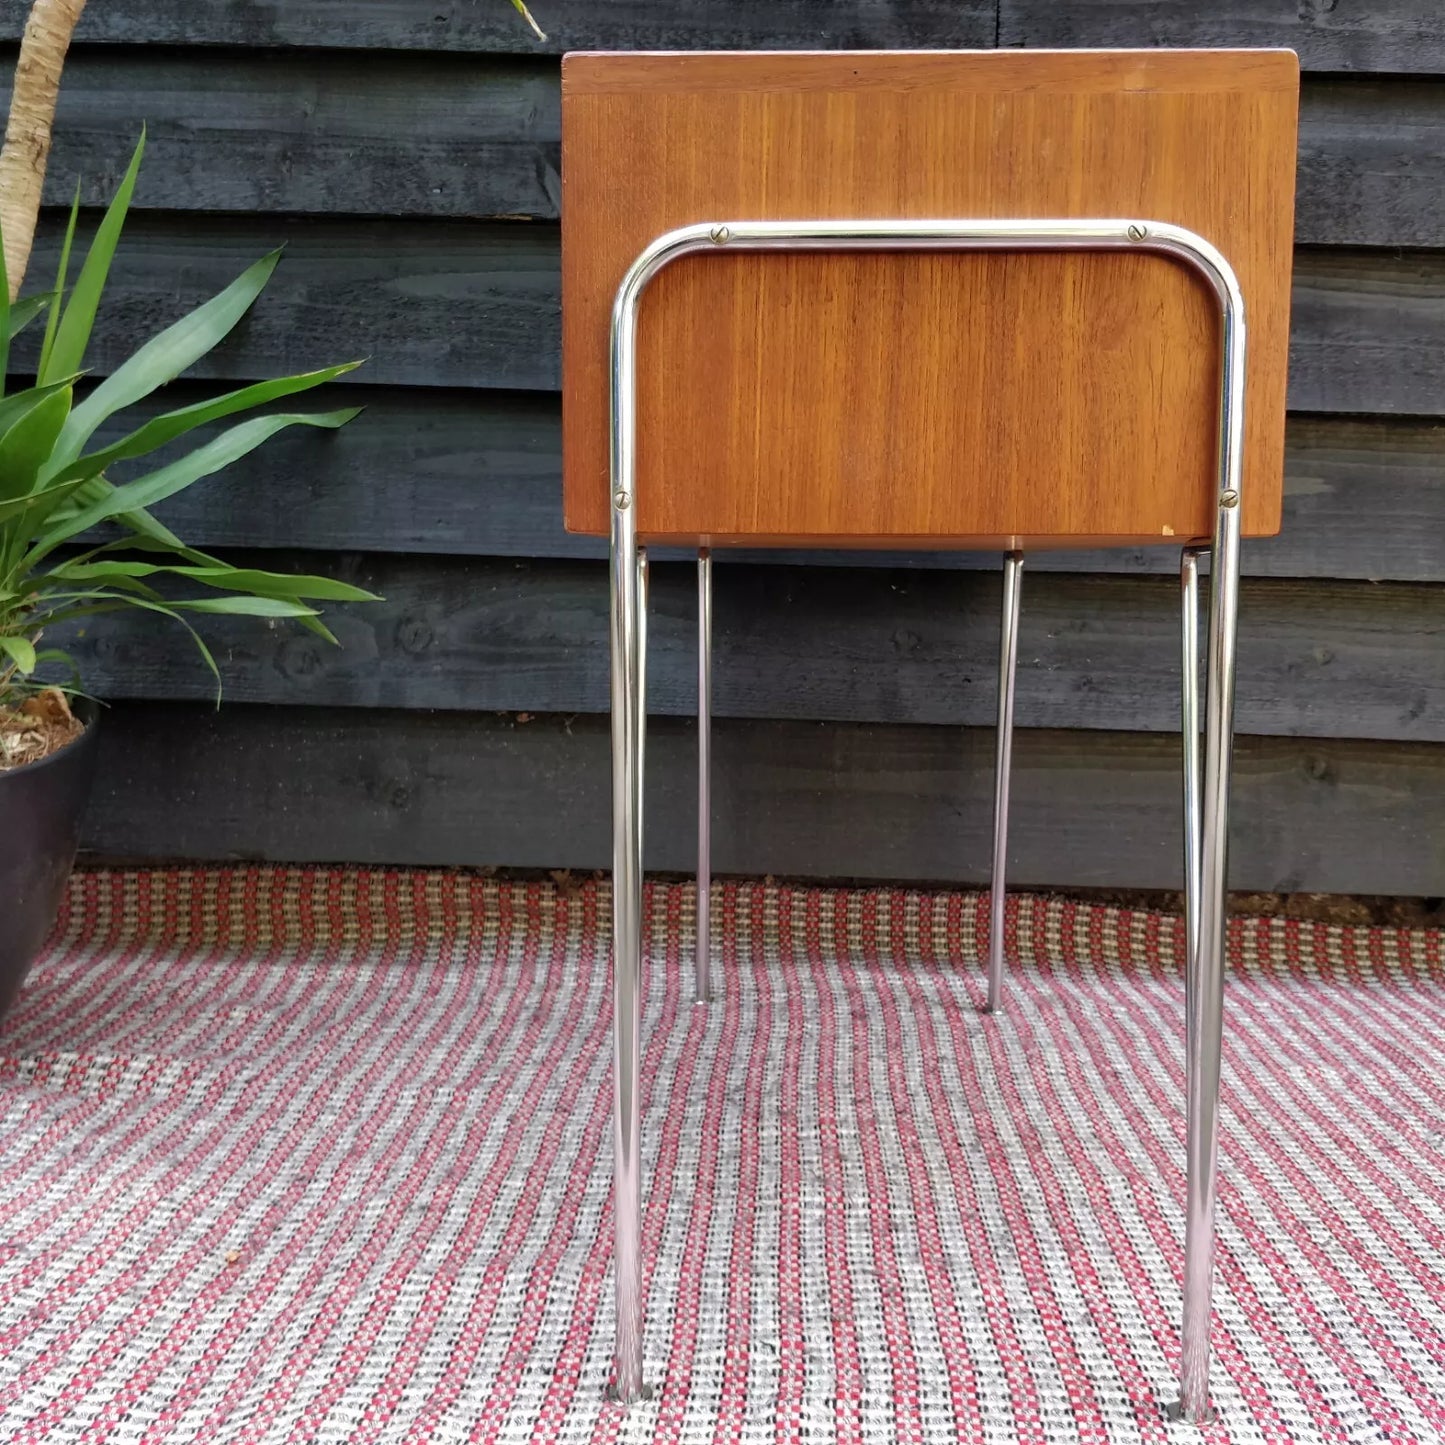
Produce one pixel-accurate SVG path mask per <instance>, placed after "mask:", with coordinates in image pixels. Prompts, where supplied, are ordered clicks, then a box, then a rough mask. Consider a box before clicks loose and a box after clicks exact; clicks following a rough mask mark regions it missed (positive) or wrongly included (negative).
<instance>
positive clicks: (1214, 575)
mask: <svg viewBox="0 0 1445 1445" xmlns="http://www.w3.org/2000/svg"><path fill="white" fill-rule="evenodd" d="M1228 281H1229V284H1228V286H1227V288H1226V292H1227V294H1226V296H1225V299H1224V307H1223V311H1224V328H1223V331H1224V334H1223V338H1222V350H1223V355H1224V362H1223V368H1222V376H1221V399H1220V408H1219V473H1220V475H1219V496H1218V507H1217V509H1216V512H1215V522H1214V545H1213V547H1212V549H1211V551H1212V559H1211V560H1212V571H1211V578H1210V595H1209V650H1208V656H1207V659H1206V665H1205V667H1206V672H1205V676H1206V682H1205V708H1206V711H1205V720H1204V789H1203V797H1202V799H1201V809H1200V814H1201V818H1200V848H1199V936H1198V944H1197V947H1195V948H1194V950H1193V955H1192V958H1191V960H1190V964H1191V965H1192V967H1191V969H1190V971H1191V972H1192V974H1193V979H1192V982H1191V984H1190V985H1189V986H1188V988H1187V989H1186V1027H1187V1030H1188V1035H1187V1047H1186V1054H1187V1073H1188V1143H1187V1153H1188V1184H1187V1199H1186V1214H1185V1229H1184V1324H1183V1348H1182V1351H1181V1356H1180V1365H1179V1402H1178V1404H1177V1406H1175V1407H1174V1409H1175V1412H1176V1413H1177V1415H1178V1416H1179V1417H1181V1418H1183V1419H1185V1420H1190V1421H1193V1422H1195V1423H1197V1424H1202V1423H1204V1422H1206V1421H1208V1420H1210V1419H1212V1418H1213V1411H1212V1410H1211V1408H1210V1404H1209V1354H1210V1350H1209V1326H1210V1317H1211V1313H1212V1304H1213V1293H1214V1229H1215V1225H1214V1215H1215V1196H1216V1172H1217V1165H1218V1138H1219V1076H1220V1055H1221V1050H1222V1044H1223V1035H1224V944H1225V916H1226V908H1227V899H1226V893H1225V889H1226V887H1227V883H1228V852H1229V774H1230V759H1231V753H1232V750H1233V741H1234V654H1235V639H1236V635H1237V633H1238V623H1239V533H1240V505H1241V493H1240V482H1241V477H1242V471H1243V454H1244V303H1243V300H1242V298H1241V297H1240V294H1239V289H1238V284H1237V282H1235V281H1234V279H1233V276H1232V273H1231V274H1230V275H1229V277H1228Z"/></svg>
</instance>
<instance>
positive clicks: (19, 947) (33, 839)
mask: <svg viewBox="0 0 1445 1445" xmlns="http://www.w3.org/2000/svg"><path fill="white" fill-rule="evenodd" d="M75 715H76V716H77V717H78V718H79V719H80V720H81V722H83V723H84V724H85V731H84V732H83V733H81V735H80V736H79V737H78V738H76V739H75V741H74V742H72V743H68V744H67V745H66V746H65V747H63V748H61V749H60V751H59V752H56V753H51V754H50V756H49V757H47V758H41V759H39V760H38V761H37V762H33V763H26V764H24V766H22V767H18V768H11V769H8V770H6V771H4V772H0V818H3V819H4V820H5V821H4V826H3V828H0V1014H3V1013H4V1012H5V1010H6V1009H7V1008H8V1007H9V1006H10V1003H11V1001H12V1000H13V999H14V998H15V995H16V994H18V993H19V992H20V985H21V984H22V983H24V982H25V975H26V974H27V973H29V972H30V965H31V964H32V963H33V962H34V961H35V955H36V954H37V953H39V952H40V945H41V944H42V943H44V942H45V938H46V935H47V934H48V933H49V932H50V926H51V924H53V923H54V922H55V911H56V909H57V908H59V906H60V896H61V894H62V892H63V891H64V889H65V882H66V879H67V878H69V877H70V865H71V864H72V863H73V862H74V861H75V850H76V848H77V846H78V845H79V843H80V820H81V817H82V815H83V814H84V813H85V804H86V800H87V799H88V798H89V797H90V785H91V781H92V779H93V778H94V776H95V735H96V731H97V724H98V718H99V709H98V708H97V707H96V705H95V704H94V703H93V702H90V701H89V700H87V699H81V700H80V701H79V702H78V703H77V704H76V707H75Z"/></svg>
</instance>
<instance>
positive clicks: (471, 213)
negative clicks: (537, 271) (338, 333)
mask: <svg viewBox="0 0 1445 1445" xmlns="http://www.w3.org/2000/svg"><path fill="white" fill-rule="evenodd" d="M485 3H487V4H489V5H495V4H497V3H498V0H485ZM501 3H502V4H503V5H505V4H506V0H501ZM506 8H507V9H508V10H509V11H510V8H511V7H510V6H506ZM13 63H14V61H13V53H12V54H5V55H0V69H3V71H4V74H5V76H6V77H7V80H8V76H9V73H10V69H11V67H12V66H13ZM3 95H4V102H3V103H4V104H5V105H6V106H8V104H9V94H8V84H7V86H6V87H5V90H4V92H3ZM142 121H144V122H145V126H146V160H145V165H144V169H143V170H142V172H141V180H140V184H139V185H138V186H137V188H136V196H135V205H136V206H137V207H139V208H141V209H151V210H182V211H264V212H293V213H297V214H312V213H319V214H337V215H382V216H462V217H488V216H506V215H518V216H543V217H547V218H549V219H552V220H555V219H556V218H557V215H558V208H559V201H560V194H559V193H560V181H559V178H558V165H559V149H560V135H561V118H560V95H559V88H558V67H557V63H556V61H555V60H550V59H545V58H540V57H539V58H524V57H514V58H511V59H506V60H496V59H488V58H486V57H473V56H454V55H426V56H421V55H385V56H367V55H333V56H326V57H324V58H323V57H321V56H318V55H315V54H294V55H286V54H283V55H280V56H278V55H275V54H270V55H268V54H265V53H262V52H256V53H254V54H247V53H242V54H239V55H238V54H236V53H234V52H230V51H215V52H210V53H207V52H205V51H197V50H193V49H192V50H186V51H157V50H154V49H146V50H121V51H104V50H94V49H91V50H85V49H81V50H78V51H77V52H76V53H75V54H74V55H73V56H72V57H71V58H70V60H69V62H68V63H67V65H66V67H65V84H64V85H63V86H62V87H61V91H60V105H59V108H58V112H57V116H56V125H55V144H54V147H53V149H52V151H51V158H50V166H49V169H48V170H47V173H46V178H45V197H46V200H47V202H48V203H49V204H51V205H69V203H70V199H71V196H72V195H73V194H74V191H75V187H76V184H77V182H79V184H80V194H81V203H82V204H83V205H87V206H98V205H105V204H107V203H108V202H109V200H110V198H111V196H112V195H113V194H114V193H115V188H116V186H117V184H118V183H119V180H120V177H121V176H122V175H124V173H125V168H126V166H127V165H128V164H129V163H130V156H131V152H132V150H133V149H134V146H135V142H136V137H137V135H138V134H139V132H140V127H141V122H142Z"/></svg>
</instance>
